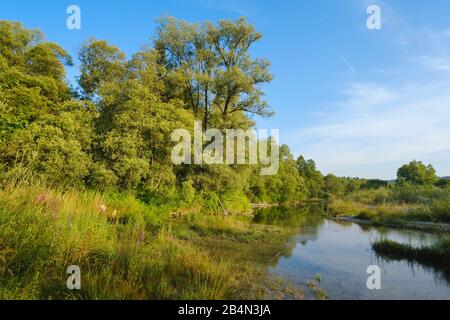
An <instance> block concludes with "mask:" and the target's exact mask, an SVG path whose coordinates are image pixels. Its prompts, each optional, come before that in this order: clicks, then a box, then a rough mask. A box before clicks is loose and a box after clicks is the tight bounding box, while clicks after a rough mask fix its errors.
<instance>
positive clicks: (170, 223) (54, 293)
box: [0, 187, 286, 300]
mask: <svg viewBox="0 0 450 320" xmlns="http://www.w3.org/2000/svg"><path fill="white" fill-rule="evenodd" d="M285 241H286V235H285V234H284V233H283V232H282V231H281V230H278V229H276V228H272V229H269V228H268V227H267V228H266V227H262V226H259V227H257V226H255V227H252V226H251V225H250V222H249V221H248V218H245V217H244V218H242V219H237V218H236V217H232V216H228V217H224V216H220V215H205V214H203V215H201V214H188V215H186V216H185V217H182V218H181V219H176V220H174V219H173V217H172V216H171V215H170V210H168V209H167V208H160V207H156V206H149V205H146V204H144V203H143V202H141V201H139V200H137V199H136V198H134V197H132V196H128V195H123V194H122V195H120V194H100V193H96V192H90V191H85V192H81V191H72V190H66V191H64V192H61V191H54V190H53V191H52V190H48V189H43V188H40V187H22V188H15V189H9V190H0V299H88V300H96V299H106V300H109V299H131V300H141V299H238V298H251V299H261V298H265V297H266V296H267V288H268V287H267V286H269V285H271V284H272V286H273V287H278V288H281V285H280V283H278V282H276V281H273V280H271V279H270V277H269V276H268V274H267V271H266V269H265V268H262V267H260V265H258V263H253V262H252V258H253V256H252V255H250V254H248V255H246V256H245V255H244V254H245V253H251V252H252V253H253V254H254V255H255V256H256V255H260V254H261V253H262V256H265V257H266V258H267V259H270V257H273V256H275V255H276V254H277V253H278V252H279V251H280V250H281V249H280V248H282V247H284V245H285ZM232 252H236V253H238V255H236V256H233V255H232V254H230V253H232ZM240 254H242V255H240ZM224 257H227V259H226V260H225V258H224ZM71 265H77V266H79V267H80V269H81V287H82V288H81V290H79V291H70V290H68V289H67V286H66V280H67V277H68V275H67V274H66V270H67V268H68V267H69V266H71ZM261 266H262V264H261ZM266 285H267V286H266Z"/></svg>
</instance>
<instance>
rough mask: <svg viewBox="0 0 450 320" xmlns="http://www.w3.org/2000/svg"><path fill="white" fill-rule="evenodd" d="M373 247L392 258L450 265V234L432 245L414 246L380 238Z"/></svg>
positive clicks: (379, 252) (377, 251)
mask: <svg viewBox="0 0 450 320" xmlns="http://www.w3.org/2000/svg"><path fill="white" fill-rule="evenodd" d="M372 248H373V249H374V250H375V252H376V253H378V254H382V255H385V256H387V257H391V258H399V259H407V260H409V261H414V262H419V263H424V264H437V265H442V266H446V267H448V266H449V265H450V236H444V237H442V238H441V239H439V240H438V241H437V242H436V243H435V244H433V245H431V246H424V247H413V246H411V245H410V244H401V243H398V242H396V241H392V240H378V241H376V242H374V243H373V244H372Z"/></svg>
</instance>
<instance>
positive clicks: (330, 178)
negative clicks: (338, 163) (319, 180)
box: [324, 174, 345, 196]
mask: <svg viewBox="0 0 450 320" xmlns="http://www.w3.org/2000/svg"><path fill="white" fill-rule="evenodd" d="M324 183H325V187H324V189H325V191H326V192H327V193H329V194H332V195H334V196H342V195H343V194H344V192H345V182H344V181H343V179H342V178H338V177H336V176H335V175H333V174H328V175H327V176H326V177H325V178H324Z"/></svg>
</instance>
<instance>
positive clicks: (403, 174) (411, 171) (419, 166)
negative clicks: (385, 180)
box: [397, 160, 438, 185]
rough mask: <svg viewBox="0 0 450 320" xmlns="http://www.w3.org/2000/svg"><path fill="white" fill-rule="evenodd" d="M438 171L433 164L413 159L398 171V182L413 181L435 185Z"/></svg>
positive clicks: (418, 183)
mask: <svg viewBox="0 0 450 320" xmlns="http://www.w3.org/2000/svg"><path fill="white" fill-rule="evenodd" d="M437 180H438V178H437V176H436V171H435V170H434V168H433V166H432V165H431V164H429V165H425V164H423V163H422V162H421V161H415V160H414V161H412V162H410V163H409V164H406V165H404V166H402V167H401V168H400V169H398V171H397V182H398V183H412V184H415V185H433V184H435V183H436V182H437Z"/></svg>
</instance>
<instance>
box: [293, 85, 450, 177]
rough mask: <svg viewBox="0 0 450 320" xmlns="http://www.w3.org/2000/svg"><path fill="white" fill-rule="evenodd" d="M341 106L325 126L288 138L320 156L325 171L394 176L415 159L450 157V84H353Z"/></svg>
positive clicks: (444, 168)
mask: <svg viewBox="0 0 450 320" xmlns="http://www.w3.org/2000/svg"><path fill="white" fill-rule="evenodd" d="M336 106H337V110H336V112H335V113H334V114H332V115H329V116H328V117H327V118H326V119H325V121H323V122H322V123H321V124H319V125H317V126H314V127H309V128H305V129H302V130H298V131H297V132H294V133H292V135H291V136H290V139H289V140H290V143H292V144H293V145H294V151H297V152H298V153H302V154H305V155H307V156H310V157H312V158H314V159H316V160H317V162H318V164H319V166H320V167H321V168H322V169H323V170H324V171H325V172H335V173H337V174H340V175H350V176H351V175H358V176H362V177H367V178H370V177H380V178H392V177H393V176H394V175H395V170H396V168H398V166H399V165H400V164H402V163H405V162H408V161H411V160H412V159H422V158H424V157H425V158H427V157H428V158H429V155H430V154H438V153H441V154H445V155H447V156H448V155H450V108H449V106H450V83H445V84H439V85H436V84H435V85H428V86H417V87H416V86H407V87H405V88H388V87H384V86H381V85H379V84H375V83H353V84H351V85H350V86H349V87H348V88H347V89H346V90H344V91H343V99H342V101H340V102H338V103H337V104H336ZM447 151H448V152H447ZM441 160H442V159H441ZM448 160H449V161H447V164H445V163H444V162H443V161H440V165H441V167H440V168H438V169H439V170H441V173H442V174H449V173H450V159H448ZM388 172H390V173H388Z"/></svg>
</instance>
